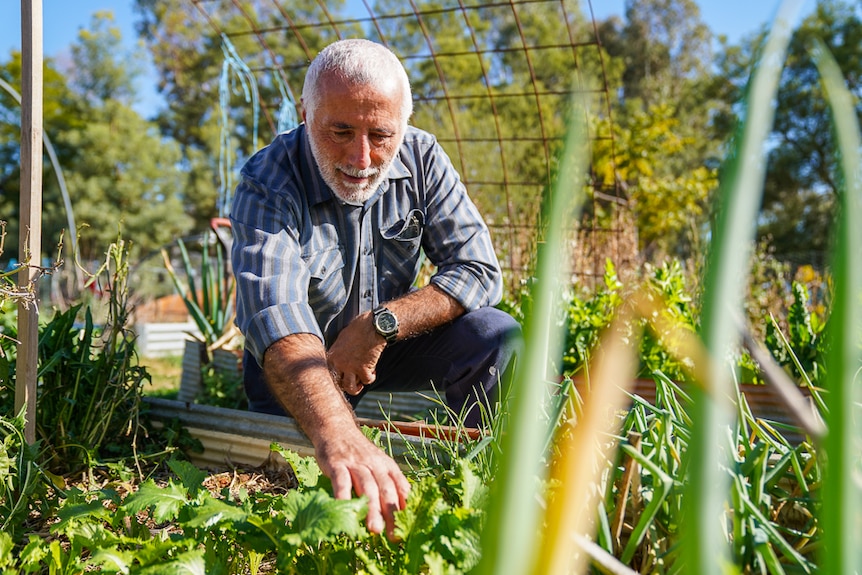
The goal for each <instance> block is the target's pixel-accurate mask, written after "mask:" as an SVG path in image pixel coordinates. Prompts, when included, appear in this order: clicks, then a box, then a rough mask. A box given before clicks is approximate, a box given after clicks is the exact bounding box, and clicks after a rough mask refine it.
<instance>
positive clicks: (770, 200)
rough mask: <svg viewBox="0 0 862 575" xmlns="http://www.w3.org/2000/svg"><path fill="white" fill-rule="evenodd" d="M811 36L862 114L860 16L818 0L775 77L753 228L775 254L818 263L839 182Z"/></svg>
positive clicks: (843, 4) (847, 7)
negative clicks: (757, 222) (759, 211)
mask: <svg viewBox="0 0 862 575" xmlns="http://www.w3.org/2000/svg"><path fill="white" fill-rule="evenodd" d="M815 39H819V40H821V41H822V42H823V43H824V44H825V45H826V46H827V47H828V49H829V50H830V52H831V53H832V55H833V56H834V57H835V60H836V61H837V63H838V66H839V67H840V68H841V70H842V71H843V73H844V80H845V82H846V85H847V87H848V88H849V90H850V91H851V92H852V93H853V94H854V95H855V100H856V111H857V116H858V118H859V120H860V121H862V52H860V49H859V47H860V46H862V20H860V16H859V11H858V9H855V8H854V7H853V6H852V5H850V4H848V3H846V2H842V1H838V0H835V1H833V0H823V1H821V2H818V4H817V7H816V9H815V11H814V12H813V13H812V14H811V16H809V17H808V18H806V19H805V20H804V21H803V23H802V24H801V25H800V26H799V28H798V29H797V30H796V32H795V34H794V37H793V41H792V43H791V46H790V50H789V53H788V57H787V63H786V67H785V70H784V72H783V74H782V77H781V83H780V85H779V92H778V100H777V108H776V114H775V126H774V128H773V132H772V138H771V143H772V146H771V149H770V152H769V157H768V164H767V176H766V182H765V187H764V203H763V217H762V224H761V226H760V232H759V233H760V234H761V235H762V236H766V237H771V238H772V241H773V245H774V247H775V251H776V254H778V255H779V257H783V258H784V259H789V260H792V261H796V262H797V263H816V264H822V263H823V260H822V254H823V253H824V252H825V250H826V249H827V248H828V241H829V237H830V233H829V230H830V227H831V222H832V218H833V212H834V206H835V198H836V194H837V193H838V190H839V187H840V186H839V182H838V181H837V177H838V175H837V167H836V150H835V144H834V141H833V138H834V135H833V131H832V130H831V129H829V126H830V124H831V117H830V111H829V107H828V105H827V103H826V99H825V96H824V93H823V88H822V85H821V84H820V79H819V75H818V72H817V69H816V67H815V65H814V62H813V60H812V58H811V54H810V50H811V47H812V43H813V41H814V40H815Z"/></svg>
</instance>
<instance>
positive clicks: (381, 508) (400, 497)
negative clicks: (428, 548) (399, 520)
mask: <svg viewBox="0 0 862 575" xmlns="http://www.w3.org/2000/svg"><path fill="white" fill-rule="evenodd" d="M352 477H353V484H354V489H355V491H356V493H357V495H365V496H366V497H367V498H368V515H367V517H366V519H365V524H366V526H367V527H368V530H369V531H371V532H372V533H382V532H383V530H384V528H385V529H386V536H387V537H388V538H389V540H390V541H394V540H395V512H396V511H398V510H399V509H404V506H405V505H406V502H407V495H408V494H409V493H410V484H409V482H408V481H407V478H405V477H404V474H403V473H401V470H400V469H397V467H396V469H395V473H392V472H388V471H387V472H384V473H382V474H375V473H374V472H372V471H371V470H368V469H365V468H362V469H358V470H356V471H355V473H353V474H352Z"/></svg>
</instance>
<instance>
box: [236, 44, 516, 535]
mask: <svg viewBox="0 0 862 575" xmlns="http://www.w3.org/2000/svg"><path fill="white" fill-rule="evenodd" d="M302 108H303V110H302V118H303V124H302V125H301V126H299V127H298V128H296V129H295V130H292V131H290V132H287V133H284V134H280V135H279V136H277V137H276V138H275V140H274V141H273V142H272V144H270V145H269V146H268V147H266V148H264V149H263V150H261V151H259V152H258V153H257V154H255V155H254V156H253V157H252V158H251V159H250V160H249V161H248V163H247V164H246V165H245V167H244V168H243V170H242V177H241V181H240V183H239V185H238V186H237V190H236V195H235V198H234V202H233V205H232V207H231V222H232V230H233V234H234V243H233V248H232V261H233V266H234V272H235V275H236V278H237V323H238V325H239V327H240V329H241V330H242V332H243V333H244V334H245V337H246V348H247V351H246V354H245V360H244V362H245V363H244V365H245V369H244V372H245V375H244V380H245V387H246V393H247V395H248V398H249V406H250V409H252V410H255V411H262V412H267V413H285V412H288V413H290V415H291V416H293V417H294V418H295V419H296V421H297V423H298V424H299V426H300V427H301V428H302V430H303V431H304V432H305V434H306V435H307V436H308V437H309V439H310V440H311V442H312V444H313V445H314V449H315V455H316V457H317V460H318V463H319V464H320V467H321V469H322V471H323V472H324V473H325V474H326V475H327V476H328V477H329V478H330V479H331V480H332V486H333V490H334V492H335V496H336V497H338V498H341V499H346V498H349V497H350V496H351V489H352V490H353V491H355V492H356V493H357V494H358V495H366V496H368V516H367V520H366V521H367V525H368V528H369V530H371V531H372V532H375V533H380V532H382V531H383V529H384V527H385V529H386V532H387V534H388V535H389V536H390V537H391V536H392V529H393V526H394V521H393V514H394V512H395V510H396V509H402V508H403V507H404V504H405V500H406V497H407V495H408V492H409V489H410V486H409V483H408V482H407V480H406V478H405V477H404V475H403V474H402V472H401V470H400V469H399V468H398V466H397V464H396V463H395V462H394V461H393V460H392V459H391V458H389V457H388V456H387V455H386V454H385V453H383V452H382V451H381V450H380V449H378V448H377V447H376V446H375V445H374V444H373V443H371V442H370V441H368V440H367V439H366V438H365V436H364V435H363V434H362V432H361V430H360V429H359V428H358V426H357V424H356V421H355V418H354V415H353V412H352V409H351V406H350V404H349V403H348V401H346V399H345V394H347V396H349V398H350V403H352V404H354V405H355V404H356V403H357V402H358V400H359V398H361V396H362V394H363V393H364V392H365V391H366V390H368V389H380V390H406V391H409V390H415V389H428V388H430V386H431V385H432V384H433V385H434V386H436V388H437V389H440V390H442V391H443V392H444V393H445V397H446V402H447V404H448V406H449V407H450V408H451V409H452V410H453V411H455V412H456V413H462V414H464V415H465V419H464V421H465V424H466V425H470V426H475V425H477V424H478V423H479V421H480V416H481V411H482V409H481V408H480V407H479V405H478V404H479V403H482V402H484V405H485V407H486V408H487V407H488V406H489V405H490V401H489V399H493V397H494V393H495V389H496V385H497V382H498V380H499V379H500V377H501V376H502V372H503V371H504V370H505V369H506V368H507V366H508V365H509V364H510V361H511V359H512V357H513V354H514V352H515V346H516V345H518V341H519V335H520V332H519V327H518V324H517V323H516V322H515V321H514V320H513V319H512V318H511V317H510V316H508V315H507V314H505V313H503V312H501V311H499V310H497V309H495V308H493V307H491V306H493V305H494V304H496V303H497V302H498V301H499V300H500V298H501V294H502V285H501V274H500V269H499V265H498V262H497V258H496V256H495V255H494V251H493V247H492V245H491V240H490V236H489V233H488V229H487V227H486V226H485V224H484V222H483V221H482V218H481V216H480V215H479V213H478V211H477V210H476V208H475V206H474V205H473V203H472V202H471V201H470V199H469V198H468V197H467V194H466V191H465V189H464V186H463V184H462V183H461V182H460V180H459V178H458V175H457V173H456V172H455V170H454V168H453V167H452V165H451V162H450V160H449V158H448V157H447V156H446V154H445V153H444V152H443V150H442V149H441V148H440V147H439V145H438V144H437V142H436V141H435V139H434V138H433V137H432V136H431V135H430V134H427V133H425V132H422V131H420V130H417V129H415V128H412V127H408V125H407V121H408V119H409V118H410V115H411V113H412V97H411V94H410V84H409V81H408V79H407V74H406V72H405V70H404V68H403V66H402V65H401V63H400V62H399V61H398V59H397V58H396V57H395V55H394V54H392V52H390V51H389V50H388V49H386V48H384V47H383V46H381V45H378V44H375V43H373V42H370V41H367V40H344V41H339V42H336V43H335V44H332V45H330V46H328V47H327V48H325V49H324V50H323V51H322V52H321V53H320V55H318V56H317V57H316V58H315V59H314V61H313V62H312V63H311V65H310V67H309V69H308V72H307V75H306V79H305V84H304V86H303V91H302ZM422 253H424V254H425V256H427V258H428V259H429V261H430V262H431V263H433V264H434V265H435V266H436V271H435V273H434V275H433V277H432V278H431V280H430V283H429V284H428V285H427V286H424V287H421V288H419V289H414V288H413V287H412V286H413V283H414V281H415V279H416V276H417V274H418V272H419V269H420V265H421V258H420V256H421V254H422Z"/></svg>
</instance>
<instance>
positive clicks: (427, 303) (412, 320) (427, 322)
mask: <svg viewBox="0 0 862 575" xmlns="http://www.w3.org/2000/svg"><path fill="white" fill-rule="evenodd" d="M385 305H386V307H388V308H389V309H390V310H392V313H394V314H395V316H396V317H397V318H398V323H399V334H398V339H407V338H410V337H414V336H417V335H419V334H422V333H426V332H429V331H431V330H432V329H434V328H436V327H439V326H441V325H443V324H445V323H449V322H450V321H452V320H454V319H455V318H457V317H458V316H460V315H462V314H463V313H464V307H463V306H462V305H461V304H460V303H458V301H457V300H456V299H455V298H453V297H452V296H450V295H449V294H447V293H446V292H444V291H443V290H441V289H440V288H438V287H437V286H435V285H433V284H431V285H427V286H425V287H423V288H421V289H418V290H416V291H412V292H410V293H408V294H406V295H404V296H403V297H400V298H398V299H396V300H393V301H391V302H388V303H386V304H385Z"/></svg>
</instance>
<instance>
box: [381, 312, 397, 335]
mask: <svg viewBox="0 0 862 575" xmlns="http://www.w3.org/2000/svg"><path fill="white" fill-rule="evenodd" d="M377 329H378V330H379V331H380V332H381V333H392V332H393V331H395V330H396V329H398V321H397V320H396V319H395V316H394V315H392V314H391V313H390V312H388V311H384V312H382V313H379V314H378V315H377Z"/></svg>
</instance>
